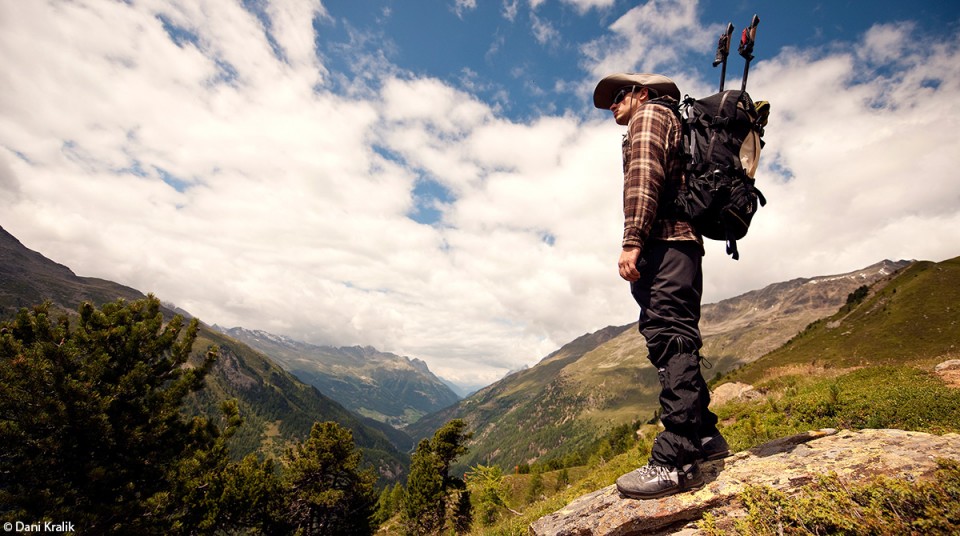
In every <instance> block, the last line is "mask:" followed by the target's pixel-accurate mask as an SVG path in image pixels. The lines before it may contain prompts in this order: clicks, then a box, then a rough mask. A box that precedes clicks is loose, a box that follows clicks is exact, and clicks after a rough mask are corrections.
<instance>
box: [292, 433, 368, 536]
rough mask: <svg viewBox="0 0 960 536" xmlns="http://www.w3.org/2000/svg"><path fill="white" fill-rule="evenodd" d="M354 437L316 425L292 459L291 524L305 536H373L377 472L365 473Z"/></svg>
mask: <svg viewBox="0 0 960 536" xmlns="http://www.w3.org/2000/svg"><path fill="white" fill-rule="evenodd" d="M360 462H361V455H360V452H359V451H358V450H357V449H356V446H355V445H354V442H353V433H352V432H351V431H350V430H348V429H346V428H343V427H341V426H340V425H338V424H337V423H335V422H324V423H315V424H314V425H313V428H312V429H311V430H310V437H309V438H308V439H307V440H306V441H305V442H304V443H303V444H302V445H299V446H298V447H297V448H296V449H295V450H293V451H292V452H290V453H289V454H288V456H287V468H286V471H285V474H284V478H285V480H286V490H287V493H288V494H289V495H290V496H291V498H292V499H291V502H290V507H289V519H290V521H291V522H292V524H293V525H294V526H295V527H296V528H297V530H298V532H299V533H300V534H304V535H313V534H337V535H353V534H370V533H371V532H372V528H371V519H370V518H371V514H372V513H373V505H374V501H375V500H376V496H375V493H374V489H373V486H374V483H375V482H376V476H375V475H374V474H373V471H372V470H362V469H361V468H360Z"/></svg>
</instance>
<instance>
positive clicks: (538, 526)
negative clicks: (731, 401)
mask: <svg viewBox="0 0 960 536" xmlns="http://www.w3.org/2000/svg"><path fill="white" fill-rule="evenodd" d="M937 458H951V459H955V460H960V435H958V434H946V435H943V436H937V435H932V434H926V433H921V432H905V431H902V430H859V431H848V430H844V431H841V432H839V433H837V432H836V431H835V430H819V431H815V432H808V433H805V434H799V435H795V436H791V437H786V438H782V439H777V440H774V441H771V442H769V443H766V444H764V445H760V446H758V447H755V448H752V449H749V450H747V451H743V452H739V453H737V454H735V455H733V456H732V457H730V458H727V459H725V460H719V461H716V462H710V463H706V464H704V465H703V466H702V469H703V472H704V476H705V477H706V480H707V484H706V485H705V486H704V487H703V488H701V489H700V490H698V491H695V492H689V493H683V494H679V495H673V496H670V497H664V498H662V499H652V500H634V499H628V498H625V497H623V496H621V495H620V493H619V492H618V491H617V488H616V486H613V485H611V486H608V487H606V488H603V489H601V490H599V491H596V492H594V493H590V494H588V495H584V496H582V497H580V498H579V499H577V500H575V501H573V502H572V503H570V504H569V505H567V506H566V507H565V508H563V509H562V510H559V511H557V512H554V513H553V514H550V515H547V516H545V517H542V518H540V519H539V520H537V521H536V522H534V523H533V524H532V525H530V530H529V533H530V534H531V535H532V536H601V535H605V536H607V535H609V536H629V535H666V534H682V535H684V536H694V535H696V534H697V530H696V529H695V528H694V527H693V523H694V522H695V521H697V520H699V519H700V518H701V517H702V516H703V514H704V513H706V512H710V511H713V512H718V511H719V512H722V511H724V510H729V509H734V508H736V504H735V503H736V496H737V494H739V493H740V492H741V491H742V490H743V489H744V488H745V487H746V486H747V485H765V486H769V487H772V488H774V489H778V490H781V491H787V492H789V491H791V490H794V489H797V488H799V487H801V486H803V485H805V484H808V483H810V482H812V481H814V479H815V478H816V476H817V475H821V474H828V473H831V472H834V473H836V474H837V475H838V476H839V477H840V478H846V479H850V480H854V481H861V480H862V479H864V478H870V477H872V476H874V475H889V476H896V477H898V478H904V479H919V478H925V477H928V476H929V475H931V474H932V473H933V472H934V470H935V469H936V467H937V464H936V459H937Z"/></svg>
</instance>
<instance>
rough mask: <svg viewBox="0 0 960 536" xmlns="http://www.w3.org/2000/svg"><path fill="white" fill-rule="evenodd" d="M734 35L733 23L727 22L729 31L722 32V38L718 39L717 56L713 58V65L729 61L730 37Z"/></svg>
mask: <svg viewBox="0 0 960 536" xmlns="http://www.w3.org/2000/svg"><path fill="white" fill-rule="evenodd" d="M731 36H733V23H732V22H731V23H728V24H727V31H725V32H723V33H722V34H720V40H719V41H717V57H716V59H714V60H713V66H714V67H716V66H717V65H720V64H721V63H724V62H725V61H727V56H728V55H730V37H731Z"/></svg>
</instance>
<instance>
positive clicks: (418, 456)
mask: <svg viewBox="0 0 960 536" xmlns="http://www.w3.org/2000/svg"><path fill="white" fill-rule="evenodd" d="M466 426H467V425H466V423H465V422H464V421H463V420H461V419H454V420H452V421H450V422H448V423H446V424H445V425H443V426H442V427H441V428H440V429H439V430H437V431H436V433H434V435H433V439H432V440H426V439H423V440H421V441H420V443H419V444H418V445H417V450H416V451H415V452H414V454H413V457H412V458H411V460H410V475H409V476H408V477H407V490H406V495H405V498H404V508H403V513H404V516H403V517H404V525H405V527H406V530H407V532H408V533H409V534H435V533H437V532H439V531H441V530H443V528H444V525H445V523H446V520H447V515H446V513H447V505H448V502H449V497H448V496H449V495H451V494H454V493H456V497H455V499H456V500H457V502H456V504H455V508H454V512H453V514H452V515H451V520H452V521H453V525H454V530H456V527H458V526H462V525H464V524H466V525H469V522H470V519H469V515H470V512H469V508H466V510H464V506H463V505H464V503H466V504H469V500H470V497H469V492H468V491H467V489H466V484H465V483H464V481H463V479H461V478H459V477H457V476H455V475H451V474H450V467H451V466H452V465H453V463H454V462H456V460H457V458H459V457H460V456H462V455H464V454H466V453H467V446H466V442H467V441H468V440H469V439H470V437H471V436H472V434H470V433H466V432H465V430H466Z"/></svg>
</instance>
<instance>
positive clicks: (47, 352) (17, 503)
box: [0, 296, 236, 534]
mask: <svg viewBox="0 0 960 536" xmlns="http://www.w3.org/2000/svg"><path fill="white" fill-rule="evenodd" d="M76 322H77V324H76V326H75V327H72V326H71V325H70V320H69V319H68V318H67V317H66V316H63V317H60V318H59V320H57V321H55V322H54V321H52V320H51V319H50V305H49V304H44V305H41V306H38V307H36V308H34V310H33V311H28V310H26V309H23V310H21V311H20V312H19V314H18V315H17V316H16V318H15V319H14V320H13V321H10V322H6V323H3V324H2V325H0V444H2V445H3V449H4V451H3V455H2V456H0V516H2V517H3V518H5V519H7V518H10V519H21V520H26V519H31V520H33V519H36V520H39V519H61V520H70V521H72V522H73V523H74V526H75V528H76V530H77V532H78V533H82V534H104V533H118V532H123V533H141V534H150V533H170V532H175V531H177V527H181V526H182V525H181V524H180V523H179V522H177V521H175V520H176V519H177V518H183V519H184V520H187V519H192V520H197V519H205V518H207V517H208V516H209V515H210V513H209V512H200V511H199V509H204V508H207V507H208V506H209V504H208V503H205V502H203V501H201V502H200V504H199V505H193V506H192V507H195V510H194V511H192V512H184V511H182V510H179V511H177V510H176V509H173V510H171V508H173V506H171V505H176V504H182V502H181V501H182V500H183V497H180V496H178V495H183V494H185V493H187V494H189V493H192V492H193V491H196V489H197V487H199V486H202V485H203V483H205V482H208V481H211V480H212V479H213V478H214V477H212V476H211V474H208V472H207V471H206V470H205V468H204V466H203V465H202V464H199V465H197V464H194V467H193V469H190V466H191V464H192V463H194V462H195V461H198V460H201V461H202V460H207V461H209V460H211V459H214V458H217V457H218V456H219V454H217V453H216V452H213V451H212V449H215V448H216V447H217V444H218V441H217V440H218V438H219V437H220V436H221V430H220V429H219V428H218V427H217V426H215V425H214V424H213V423H211V422H209V421H208V420H206V419H202V418H195V419H192V420H191V419H186V418H185V417H184V416H183V415H182V413H181V403H182V402H183V399H184V397H186V396H187V395H188V394H189V393H190V392H191V391H194V390H197V389H199V388H201V387H202V386H203V380H204V377H205V376H206V374H207V373H208V372H209V370H210V368H211V366H212V365H213V362H214V360H215V359H216V357H217V351H216V349H211V350H210V351H209V352H207V353H206V355H205V356H204V357H202V358H201V359H200V360H199V361H198V362H192V363H190V364H189V365H188V360H189V358H190V355H191V347H192V345H193V342H194V340H195V339H196V336H197V330H198V326H199V323H198V321H197V320H196V319H194V320H192V321H191V322H190V323H189V325H188V326H187V327H186V330H185V331H184V329H183V328H184V325H183V319H182V317H180V316H175V317H173V319H172V320H170V321H169V322H165V321H164V318H163V315H162V314H161V311H160V302H159V300H158V299H156V298H155V297H153V296H149V297H148V298H147V299H144V300H139V301H135V302H131V303H127V302H124V301H123V300H120V301H117V302H115V303H110V304H106V305H104V306H103V307H102V309H100V310H98V309H96V308H95V307H94V306H93V305H91V304H89V303H85V304H83V305H81V306H80V308H79V318H78V319H77V320H76ZM235 424H236V423H235ZM228 427H229V426H228ZM211 456H212V458H211ZM188 475H189V482H183V481H178V479H180V478H187V477H188ZM191 486H193V487H191Z"/></svg>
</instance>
